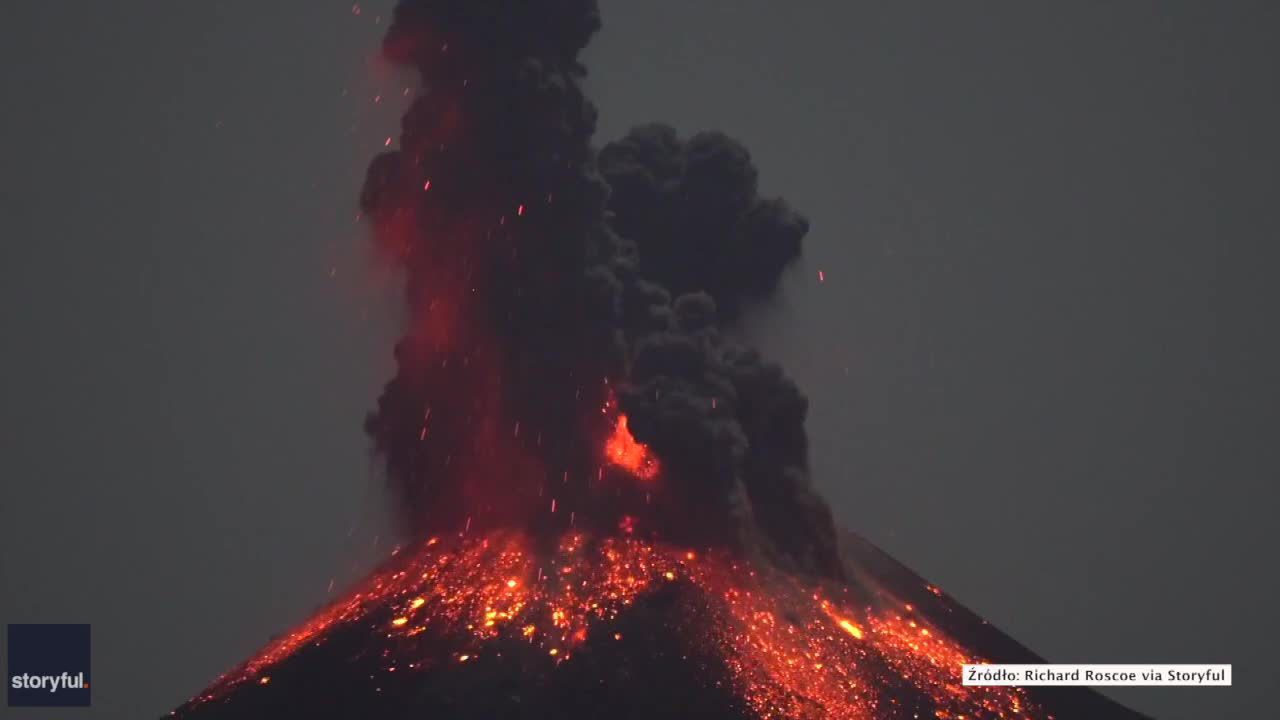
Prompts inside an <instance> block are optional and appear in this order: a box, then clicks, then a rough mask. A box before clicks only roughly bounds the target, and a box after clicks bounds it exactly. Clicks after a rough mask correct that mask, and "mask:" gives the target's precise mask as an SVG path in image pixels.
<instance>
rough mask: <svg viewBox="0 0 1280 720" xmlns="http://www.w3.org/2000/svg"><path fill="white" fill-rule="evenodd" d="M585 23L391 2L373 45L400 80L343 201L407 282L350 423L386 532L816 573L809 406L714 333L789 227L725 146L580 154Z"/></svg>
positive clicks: (449, 2)
mask: <svg viewBox="0 0 1280 720" xmlns="http://www.w3.org/2000/svg"><path fill="white" fill-rule="evenodd" d="M599 26H600V20H599V15H598V10H597V7H596V3H595V0H546V1H543V2H531V1H529V0H403V1H402V2H401V3H400V5H399V6H398V7H397V8H396V13H395V18H394V22H393V24H392V26H391V28H390V30H389V32H388V34H387V37H386V40H385V43H384V50H385V53H386V54H387V56H388V57H389V58H390V59H391V60H392V61H394V62H397V63H400V64H403V65H406V66H411V67H412V68H414V69H416V70H417V72H418V73H419V74H420V77H421V83H422V88H421V93H420V96H419V98H418V99H417V100H416V101H415V103H414V104H413V105H412V107H411V108H410V109H409V111H408V112H407V113H406V115H405V117H404V119H403V132H402V136H401V138H400V143H399V148H400V149H399V150H398V151H395V152H389V153H386V154H384V155H382V156H381V157H379V158H377V159H376V160H375V161H374V163H373V164H372V166H371V167H370V170H369V176H368V179H367V181H366V186H365V191H364V193H363V196H362V205H363V208H364V210H365V212H366V214H367V215H368V216H369V217H370V218H371V221H372V223H373V226H374V229H375V234H376V237H377V239H378V241H379V243H380V244H381V245H382V247H383V248H384V249H385V250H386V251H387V252H389V253H391V254H393V255H394V257H396V258H397V259H398V261H399V262H400V263H401V264H402V265H403V267H404V269H405V272H406V274H407V299H408V305H409V310H410V312H409V318H410V320H409V327H408V329H407V332H406V336H405V337H404V338H403V339H402V340H401V342H400V343H399V344H398V346H397V348H396V358H397V362H398V371H397V373H396V376H395V377H394V378H393V379H392V380H391V381H390V382H389V383H388V384H387V386H386V388H385V390H384V391H383V393H382V396H381V398H380V399H379V402H378V407H377V409H376V410H375V411H374V412H373V413H371V415H370V417H369V419H368V422H367V431H368V433H369V435H370V436H371V438H372V439H373V442H374V448H375V450H376V452H377V453H378V454H379V455H380V457H381V458H383V459H384V461H385V466H386V471H387V475H388V477H389V479H390V482H391V483H392V486H393V488H394V490H395V492H396V496H397V498H396V499H397V502H398V503H399V506H400V508H401V510H402V514H403V518H404V520H405V523H406V525H407V528H408V529H409V530H411V531H413V532H415V533H417V534H426V533H436V532H442V531H455V530H458V531H468V530H477V529H481V528H493V527H504V526H517V527H521V528H525V529H529V530H531V531H533V532H534V534H535V536H541V537H545V538H552V537H554V536H556V535H557V534H558V533H559V532H561V531H563V530H565V529H567V528H569V527H574V528H582V529H591V530H597V531H606V532H610V531H613V530H614V529H615V528H618V527H622V528H623V529H624V530H626V531H627V532H637V533H653V534H656V535H658V536H660V537H663V538H665V539H668V540H672V541H675V542H680V543H689V544H702V545H715V546H721V547H729V548H732V549H736V550H738V551H742V552H749V553H760V554H764V555H767V556H769V557H770V558H771V559H772V560H774V561H775V562H780V563H783V564H787V565H791V566H795V567H800V568H803V569H806V570H809V571H812V572H818V573H822V574H826V575H831V576H834V575H838V574H839V569H838V567H839V563H838V559H837V552H836V540H835V531H834V527H833V524H832V520H831V516H830V511H829V510H828V508H827V507H826V505H825V504H824V503H823V502H822V501H821V499H820V498H819V497H818V496H817V495H816V494H815V493H814V492H813V490H812V489H811V487H810V482H809V478H808V472H807V461H806V455H807V441H806V436H805V432H804V418H805V413H806V409H807V402H806V400H805V398H804V396H803V395H802V394H801V393H800V392H799V390H798V389H797V388H796V386H795V385H794V384H793V383H792V382H791V381H790V380H788V379H787V378H786V376H785V375H783V373H782V372H781V370H779V369H778V368H777V367H776V366H774V365H770V364H768V363H766V362H764V361H763V360H762V359H761V358H760V357H759V355H758V354H756V353H755V352H754V351H752V350H750V349H747V348H744V347H741V346H740V345H738V344H736V343H734V342H732V341H730V340H729V339H727V338H726V337H725V336H723V335H722V334H721V332H720V330H719V324H720V323H723V322H732V321H734V320H735V319H736V318H737V317H738V316H739V314H740V313H741V311H742V309H743V307H744V304H745V303H747V302H749V301H752V300H760V299H765V298H767V297H768V296H769V295H770V294H771V293H772V292H773V291H774V290H775V288H776V286H777V284H778V281H779V277H780V275H781V273H782V271H783V269H784V268H785V267H786V265H787V264H788V263H790V262H791V261H793V260H795V259H796V258H797V257H798V255H799V253H800V246H801V240H802V238H803V236H804V235H805V233H806V231H807V229H808V225H807V222H806V221H805V220H804V219H803V218H802V217H801V216H799V215H798V214H796V213H795V212H794V211H792V210H791V209H790V207H789V206H787V205H786V203H785V202H783V201H780V200H771V199H764V198H761V197H760V196H759V195H758V193H757V186H756V169H755V167H754V166H753V165H752V163H751V159H750V156H749V155H748V153H747V151H746V150H745V149H744V148H743V147H742V146H741V145H740V144H738V143H736V142H734V141H733V140H731V139H729V138H727V137H725V136H723V135H719V134H715V133H706V134H700V135H696V136H694V137H692V138H689V139H681V138H680V137H678V136H677V134H676V133H675V132H674V131H673V130H671V129H670V128H666V127H662V126H657V125H653V126H645V127H641V128H638V129H636V130H634V131H633V132H632V133H631V134H630V135H628V136H627V137H626V138H624V139H622V140H620V141H618V142H615V143H611V144H609V145H607V146H605V147H604V148H603V149H602V150H600V151H599V153H598V154H597V152H596V151H595V149H594V148H593V146H592V144H591V138H592V134H593V132H594V130H595V120H596V113H595V109H594V108H593V107H592V105H591V104H590V103H589V102H588V101H587V100H586V98H585V97H584V96H583V93H582V90H581V88H580V84H579V83H580V81H581V79H582V78H583V77H584V75H585V70H584V69H583V68H582V66H581V65H579V64H578V62H577V55H578V53H579V52H580V51H581V50H582V49H583V48H584V47H585V46H586V44H587V42H588V41H589V39H590V38H591V36H592V35H593V34H594V33H595V32H596V30H598V28H599ZM619 434H621V435H622V437H621V439H619V437H618V436H619ZM615 450H616V452H618V453H619V457H622V456H624V455H625V456H627V457H628V458H630V459H631V460H635V458H634V457H631V453H650V452H651V453H652V454H654V455H655V456H656V464H655V463H652V462H650V461H649V460H648V459H642V460H640V461H637V462H617V460H618V459H619V458H611V457H610V453H612V452H614V451H615ZM610 460H614V461H615V462H610ZM638 463H640V464H638ZM655 468H657V470H656V472H650V471H651V470H654V469H655Z"/></svg>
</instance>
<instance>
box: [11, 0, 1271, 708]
mask: <svg viewBox="0 0 1280 720" xmlns="http://www.w3.org/2000/svg"><path fill="white" fill-rule="evenodd" d="M390 4H391V3H390V2H364V3H362V5H363V8H362V13H361V14H360V15H359V16H358V17H357V16H354V15H353V14H352V13H351V5H350V3H349V2H329V1H328V0H325V1H324V2H320V1H307V2H304V1H303V0H289V1H287V2H286V1H284V0H281V1H278V2H272V3H259V2H249V1H248V0H234V1H233V0H226V1H225V2H207V3H170V2H160V1H159V0H155V1H152V2H132V3H111V4H107V3H90V2H83V3H19V4H15V6H14V7H13V8H10V9H7V10H6V14H5V22H4V23H3V24H2V25H0V54H3V63H0V79H2V83H3V84H2V85H0V92H2V93H3V95H2V97H3V98H4V101H5V113H4V114H3V116H0V143H2V145H0V147H3V154H2V155H0V158H2V159H3V165H2V167H3V170H0V209H2V211H3V212H2V214H0V229H2V231H3V236H4V242H3V243H2V244H0V253H2V255H0V300H2V301H3V304H2V306H0V343H2V345H0V347H2V348H3V350H2V351H0V358H2V363H3V364H2V366H0V398H3V401H2V402H0V431H2V432H3V452H2V453H0V478H3V482H4V486H3V487H4V495H3V501H2V502H0V547H3V548H4V552H3V553H0V623H8V622H77V621H81V622H91V623H93V626H94V653H95V654H94V680H95V682H94V707H93V709H92V712H91V713H88V714H86V716H91V717H103V718H108V717H110V718H117V717H125V716H143V717H146V716H154V715H158V714H160V713H162V712H164V711H165V710H167V709H168V708H170V707H171V706H173V705H175V704H176V703H177V702H179V701H180V700H181V699H183V697H184V696H185V695H187V694H190V693H192V692H195V691H196V690H198V689H199V688H200V687H201V686H202V685H204V684H205V683H206V682H207V681H208V680H210V679H211V678H212V677H213V676H214V675H216V674H217V673H218V672H220V671H221V670H224V669H226V668H227V667H228V666H229V665H231V664H232V663H234V662H236V661H237V660H239V659H242V658H243V657H244V656H245V655H246V654H248V653H249V652H250V651H252V650H253V649H254V648H255V647H257V646H258V645H259V644H261V642H262V641H263V640H264V639H265V638H266V637H267V636H268V635H269V634H270V633H272V632H275V631H279V630H281V629H283V628H284V627H285V626H286V625H288V624H289V623H291V622H293V621H296V620H298V619H300V618H301V617H302V616H303V615H304V614H305V613H306V611H307V610H308V609H309V608H311V607H312V606H313V605H315V604H317V603H319V602H321V601H323V600H324V598H325V597H326V592H327V589H328V586H329V583H330V580H331V579H332V580H334V581H335V582H336V583H337V584H338V585H339V586H341V584H342V583H343V582H344V581H345V580H349V579H351V578H353V577H355V576H357V575H358V574H359V570H360V569H361V568H362V567H364V566H366V565H367V564H368V563H369V562H371V561H372V559H373V558H376V557H378V556H379V555H380V553H382V552H384V551H385V550H386V546H387V544H388V543H389V542H390V541H389V540H388V539H387V537H386V529H385V524H384V522H383V520H382V518H381V513H380V510H379V502H380V497H379V496H378V494H377V492H376V484H375V481H373V480H371V479H370V473H369V465H368V459H367V456H366V450H365V441H364V437H363V435H362V434H361V432H360V422H361V419H362V417H363V414H364V412H365V410H366V409H367V408H369V407H371V405H372V403H373V400H374V398H375V397H376V393H377V390H378V388H379V387H380V385H381V383H382V382H383V380H384V379H385V378H386V376H387V375H388V374H389V373H390V371H391V363H390V347H391V343H392V340H393V338H394V337H395V335H396V332H395V325H396V316H395V315H396V314H395V310H394V307H395V304H396V302H395V301H396V295H395V293H396V290H395V283H394V280H393V278H392V277H391V276H390V275H389V274H388V273H387V271H386V270H385V268H380V267H378V266H377V265H376V263H374V262H372V261H371V260H370V258H369V255H368V254H367V253H366V250H365V248H364V246H363V244H362V241H363V235H362V233H361V231H360V229H359V227H358V226H357V224H356V223H355V207H354V205H355V202H354V198H355V194H356V192H357V190H358V187H359V183H360V179H361V177H362V173H363V167H364V164H365V163H366V162H367V160H368V158H369V157H371V156H372V155H373V154H374V152H376V150H377V149H378V148H379V147H380V146H381V144H382V141H383V139H384V138H385V137H386V136H388V135H392V134H395V128H396V118H397V116H398V110H399V107H400V105H399V104H398V102H399V101H398V93H399V92H400V89H402V88H403V82H404V79H403V78H400V77H398V76H397V75H396V74H395V73H392V72H390V71H388V70H386V69H385V68H381V67H378V66H377V64H376V63H370V62H369V58H370V56H371V55H372V54H373V51H374V49H375V48H376V44H377V41H378V38H379V37H380V34H381V31H382V29H383V28H384V24H379V23H378V22H377V19H378V16H379V15H383V16H384V17H385V15H386V13H387V11H388V8H389V6H390ZM602 6H603V9H604V12H605V21H606V30H605V32H604V33H602V35H601V36H600V37H599V38H598V40H597V42H596V43H595V45H593V47H592V48H591V49H590V51H589V54H588V55H589V58H588V59H589V63H590V65H591V68H592V73H593V75H592V79H591V81H590V83H589V88H590V91H591V93H592V95H593V96H594V97H595V98H596V100H597V102H598V104H599V105H600V107H601V111H602V128H601V129H602V136H603V137H605V138H608V137H613V136H617V135H619V134H621V133H622V132H624V131H625V130H626V129H627V128H628V127H629V126H630V125H631V124H633V123H636V122H643V121H648V120H663V121H667V122H670V123H672V124H674V125H675V126H677V127H678V128H680V129H681V130H682V131H686V132H692V131H696V130H699V129H723V130H725V131H727V132H729V133H730V134H732V135H734V136H736V137H738V138H739V139H741V140H743V141H744V142H745V143H746V144H747V145H748V146H749V147H750V148H751V150H752V152H753V154H754V155H755V157H756V159H757V162H758V164H759V166H760V168H761V179H762V185H763V186H764V188H765V189H766V190H768V191H769V192H774V193H778V194H782V195H784V196H786V197H787V198H788V199H790V200H791V201H792V203H793V204H795V205H796V206H797V207H798V208H800V209H801V210H802V211H804V212H805V213H806V214H807V215H808V216H809V217H810V219H811V220H812V222H813V231H812V233H811V235H810V238H809V243H808V247H807V249H806V258H805V260H804V262H803V264H802V265H801V266H800V267H798V268H796V270H795V272H794V273H792V274H791V275H790V277H789V279H788V282H787V284H786V290H785V294H786V297H785V300H784V301H783V302H782V303H780V304H779V305H778V306H776V307H773V308H769V309H766V310H764V311H762V312H761V313H760V314H759V316H758V317H757V318H756V319H755V322H754V324H753V326H752V328H751V329H750V333H751V334H752V335H753V336H755V337H756V338H757V339H758V341H759V342H760V343H761V344H762V345H763V346H764V348H765V349H766V351H767V352H768V353H769V354H771V355H772V356H773V357H775V358H777V359H779V360H780V361H782V362H783V364H784V365H786V366H787V367H788V368H789V369H790V371H791V372H792V373H793V374H794V375H795V376H796V377H797V379H798V380H799V381H800V382H801V384H802V386H803V387H805V388H806V390H807V391H808V392H809V394H810V396H811V398H812V413H811V419H810V431H811V435H812V438H813V460H814V466H815V471H816V473H815V474H816V476H817V481H818V482H819V484H820V486H821V487H822V488H823V490H824V492H825V493H826V494H827V496H828V497H829V498H830V499H831V501H832V504H833V506H834V507H835V509H836V514H837V516H838V518H839V519H840V520H841V521H842V522H843V523H844V524H846V525H847V526H849V527H851V528H853V529H855V530H857V531H859V532H861V533H862V534H864V535H866V536H867V537H869V538H871V539H872V540H874V541H875V542H877V543H879V544H880V545H882V546H883V547H884V548H885V549H887V550H888V551H890V552H891V553H892V554H894V555H895V556H897V557H898V558H899V559H900V560H902V561H904V562H906V563H907V564H908V565H910V566H912V567H914V568H916V569H917V570H919V571H920V572H921V573H922V574H923V575H925V576H926V577H928V578H930V579H931V580H932V581H934V582H936V583H937V584H939V585H940V586H941V587H943V588H944V589H945V590H947V591H948V592H950V593H951V594H952V595H954V596H956V597H957V598H959V599H960V600H961V601H963V602H965V603H966V604H968V605H970V606H971V607H972V608H973V609H975V610H976V611H978V612H979V613H981V614H983V615H984V616H986V617H987V618H988V619H990V620H991V621H992V622H993V623H994V624H996V625H998V626H999V627H1001V628H1003V629H1005V630H1007V631H1008V632H1009V633H1010V634H1012V635H1013V636H1014V637H1016V638H1017V639H1019V640H1020V641H1022V642H1024V643H1025V644H1027V645H1028V646H1030V647H1031V648H1032V649H1034V650H1036V651H1038V652H1040V653H1041V654H1043V655H1045V656H1047V657H1049V658H1050V659H1051V660H1058V661H1081V662H1163V661H1170V662H1231V663H1235V665H1236V687H1234V688H1231V689H1206V690H1186V689H1161V690H1153V689H1147V690H1138V689H1132V690H1128V691H1125V692H1116V693H1115V695H1116V696H1117V697H1119V698H1121V699H1122V700H1124V701H1126V702H1128V703H1130V704H1132V705H1133V706H1135V707H1137V708H1138V709H1141V710H1145V711H1147V712H1150V713H1154V714H1156V715H1158V716H1159V717H1161V718H1186V719H1191V718H1205V717H1250V716H1258V715H1259V714H1261V713H1263V708H1264V707H1269V705H1264V704H1263V693H1264V691H1265V689H1266V688H1269V687H1271V685H1272V682H1271V677H1270V675H1271V674H1273V673H1274V672H1275V671H1276V669H1277V667H1276V661H1275V658H1274V655H1272V654H1270V653H1268V650H1269V649H1270V648H1269V646H1270V644H1271V643H1272V642H1273V640H1274V638H1275V637H1276V636H1277V624H1276V620H1275V614H1274V612H1273V611H1272V609H1271V605H1272V601H1271V600H1272V594H1273V593H1274V591H1275V589H1276V582H1275V580H1274V579H1273V577H1272V576H1271V574H1270V572H1269V571H1267V570H1266V569H1265V568H1267V567H1270V566H1272V565H1274V564H1275V559H1274V551H1273V550H1272V548H1273V547H1274V546H1275V542H1274V541H1272V537H1271V533H1269V532H1266V531H1265V530H1266V528H1267V525H1274V521H1272V517H1271V516H1272V513H1273V512H1274V508H1275V506H1276V505H1277V491H1276V489H1275V485H1274V483H1275V480H1276V478H1277V475H1278V474H1280V473H1278V470H1280V462H1277V460H1278V458H1277V450H1276V449H1275V448H1276V443H1275V442H1274V435H1275V431H1276V428H1277V427H1278V424H1277V417H1276V415H1277V411H1276V404H1275V400H1276V398H1275V394H1276V393H1275V389H1276V387H1277V384H1276V379H1275V377H1274V374H1273V368H1274V367H1276V364H1277V360H1278V358H1277V357H1276V356H1277V344H1276V340H1275V336H1274V332H1275V322H1274V319H1273V310H1272V306H1274V305H1276V301H1277V298H1276V291H1275V289H1274V288H1272V287H1270V283H1269V282H1268V281H1269V277H1268V276H1269V275H1270V273H1272V272H1274V270H1273V268H1274V267H1275V265H1274V261H1275V260H1276V259H1277V257H1276V256H1277V253H1276V251H1275V250H1274V248H1273V243H1274V242H1275V240H1276V238H1277V237H1278V236H1280V232H1278V231H1280V217H1278V216H1277V209H1276V208H1277V206H1276V202H1275V196H1276V191H1277V189H1278V188H1280V182H1278V181H1277V180H1278V179H1277V176H1276V175H1277V167H1280V163H1278V162H1277V161H1278V160H1280V152H1278V151H1280V141H1278V140H1277V137H1276V134H1275V128H1276V127H1280V122H1278V121H1280V102H1278V98H1277V92H1278V90H1277V88H1280V84H1278V83H1277V82H1276V78H1275V69H1274V68H1275V67H1277V58H1276V57H1275V54H1276V51H1275V50H1274V49H1273V47H1271V45H1272V42H1271V41H1272V39H1273V38H1274V37H1276V31H1277V29H1280V25H1278V23H1277V20H1280V16H1278V12H1280V10H1277V8H1276V7H1275V6H1274V5H1273V4H1270V3H1249V2H1243V1H1240V2H1232V3H1181V2H1162V3H1124V4H1106V5H1103V4H1089V3H1057V4H1054V5H1049V4H1043V3H1035V4H1029V3H1025V2H989V3H983V4H981V5H974V4H969V3H964V4H961V3H946V2H931V3H889V4H883V3H877V4H874V5H872V4H862V3H846V2H839V3H827V2H821V3H820V2H796V3H787V4H785V7H786V9H785V10H783V9H782V8H783V7H784V5H783V4H779V3H777V2H765V1H764V0H735V1H734V2H712V1H710V0H704V1H702V2H692V3H691V2H688V1H687V0H683V1H677V0H650V1H648V2H643V3H641V2H623V0H604V1H603V2H602ZM344 90H345V91H346V92H345V95H344ZM378 94H383V95H384V100H383V101H382V102H379V103H374V102H373V98H374V97H375V96H376V95H378ZM818 270H822V271H823V273H824V274H825V277H826V281H825V282H824V283H818V282H817V272H818ZM353 527H354V528H355V529H354V531H352V528H353ZM375 541H376V542H377V544H378V546H376V547H375ZM1250 711H1252V712H1250Z"/></svg>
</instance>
